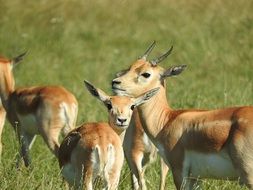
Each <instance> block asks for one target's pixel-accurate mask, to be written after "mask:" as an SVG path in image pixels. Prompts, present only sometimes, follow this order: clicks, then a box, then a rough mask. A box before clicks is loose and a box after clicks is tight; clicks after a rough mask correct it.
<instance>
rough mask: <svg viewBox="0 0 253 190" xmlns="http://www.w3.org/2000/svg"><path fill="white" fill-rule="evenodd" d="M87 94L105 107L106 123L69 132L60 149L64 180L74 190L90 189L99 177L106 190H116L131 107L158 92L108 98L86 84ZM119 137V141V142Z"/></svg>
mask: <svg viewBox="0 0 253 190" xmlns="http://www.w3.org/2000/svg"><path fill="white" fill-rule="evenodd" d="M85 86H86V88H87V89H88V91H89V92H90V93H91V95H93V96H94V97H96V98H97V99H99V100H100V101H101V102H103V103H104V105H105V106H106V107H107V109H108V112H109V121H108V123H105V122H99V123H85V124H82V125H81V126H80V127H78V128H76V129H74V130H72V131H71V132H70V133H69V134H68V135H67V136H66V137H65V139H64V140H63V142H62V144H61V146H60V149H59V165H60V168H61V169H62V170H61V171H62V175H63V177H64V179H65V180H66V181H67V182H68V183H69V185H70V186H73V187H74V188H75V189H77V188H80V187H81V186H82V183H83V185H84V186H85V187H86V189H87V190H91V189H93V181H94V179H95V178H96V177H97V176H101V177H102V178H103V179H104V181H105V189H116V188H117V186H118V183H119V178H120V172H121V168H122V166H123V161H124V153H123V148H122V141H121V138H122V136H124V133H125V130H126V129H127V127H128V125H129V123H130V119H131V116H132V112H133V109H134V107H136V106H138V105H140V104H143V103H144V102H146V101H148V99H150V98H151V97H152V96H153V95H154V94H155V93H156V92H157V91H158V90H159V89H152V90H150V91H148V92H146V93H145V94H144V95H141V96H139V97H138V98H129V97H124V96H121V97H120V96H109V95H107V94H106V93H105V92H103V91H102V90H100V89H98V88H96V87H94V86H93V85H92V84H91V83H89V82H88V81H85ZM120 137H121V138H120Z"/></svg>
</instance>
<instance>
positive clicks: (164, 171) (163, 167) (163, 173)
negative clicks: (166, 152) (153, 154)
mask: <svg viewBox="0 0 253 190" xmlns="http://www.w3.org/2000/svg"><path fill="white" fill-rule="evenodd" d="M160 164H161V176H160V178H161V179H160V187H159V189H160V190H164V189H165V184H166V176H167V173H168V171H169V167H168V166H167V164H165V162H164V161H163V159H162V158H160Z"/></svg>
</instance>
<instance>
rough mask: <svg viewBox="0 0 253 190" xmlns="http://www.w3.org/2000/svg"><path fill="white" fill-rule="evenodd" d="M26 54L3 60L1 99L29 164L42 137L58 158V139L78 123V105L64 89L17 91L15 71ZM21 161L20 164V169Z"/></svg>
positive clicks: (32, 88) (45, 87) (1, 60)
mask: <svg viewBox="0 0 253 190" xmlns="http://www.w3.org/2000/svg"><path fill="white" fill-rule="evenodd" d="M24 55H25V53H24V54H21V55H19V56H17V57H15V58H13V59H7V58H3V57H2V58H1V59H0V98H1V101H2V105H3V107H4V109H5V110H6V113H7V119H8V121H9V122H10V124H11V125H12V126H13V128H14V130H15V132H16V133H17V137H18V140H19V143H20V149H21V150H20V156H21V157H22V158H23V160H24V164H25V166H29V165H30V162H31V161H30V157H29V149H30V148H31V147H32V144H33V142H34V140H35V137H36V135H37V134H40V135H41V136H42V137H43V139H44V141H45V143H46V144H47V146H48V147H49V149H50V150H51V151H52V152H53V153H54V155H55V156H57V155H58V149H59V142H58V137H59V135H60V132H61V131H63V133H64V134H67V133H68V132H69V131H70V130H72V129H73V127H74V126H75V124H76V119H77V111H78V103H77V101H76V98H75V96H74V95H73V94H71V93H70V92H69V91H67V90H66V89H65V88H63V87H61V86H34V87H27V88H17V89H15V80H14V76H13V72H12V69H13V68H14V67H15V66H16V65H17V64H18V63H20V61H21V60H22V59H23V57H24ZM19 162H20V159H18V161H17V166H19Z"/></svg>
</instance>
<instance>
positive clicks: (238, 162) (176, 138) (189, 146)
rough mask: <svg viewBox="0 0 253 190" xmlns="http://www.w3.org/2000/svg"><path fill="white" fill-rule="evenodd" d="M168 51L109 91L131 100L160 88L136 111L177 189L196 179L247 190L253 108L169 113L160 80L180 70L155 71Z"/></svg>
mask: <svg viewBox="0 0 253 190" xmlns="http://www.w3.org/2000/svg"><path fill="white" fill-rule="evenodd" d="M153 46H154V44H153ZM170 52H171V49H170V50H169V51H168V52H166V53H165V54H164V55H162V56H160V57H158V58H157V59H153V60H151V61H148V60H147V59H146V58H147V57H146V56H144V57H142V58H140V59H138V60H137V61H136V62H134V63H133V64H132V65H131V67H130V68H129V69H128V70H126V71H125V72H124V74H123V75H121V76H119V77H118V78H115V79H114V80H113V83H112V88H113V90H114V91H115V92H116V93H120V94H125V95H128V96H133V97H135V96H138V95H140V94H142V93H143V92H145V91H147V90H149V89H153V88H157V87H159V88H160V90H159V92H158V93H157V94H156V95H155V96H154V97H153V98H152V99H151V100H150V101H149V102H147V103H146V104H145V105H141V106H139V107H138V112H139V116H140V120H141V122H142V124H143V128H144V131H145V132H146V133H147V135H148V136H149V138H150V139H151V141H152V142H153V143H154V144H155V146H156V147H157V149H158V150H159V154H160V155H161V156H162V157H163V159H164V161H165V162H166V163H167V165H168V166H169V167H170V169H171V171H172V174H173V178H174V183H175V185H176V188H177V189H178V190H179V189H181V188H185V189H192V188H193V185H194V184H195V183H196V180H197V178H214V179H229V180H238V179H239V180H240V183H242V184H245V185H247V186H248V187H249V188H251V189H253V173H252V171H253V107H252V106H243V107H231V108H224V109H217V110H197V109H186V110H173V109H172V108H171V107H170V106H169V104H168V101H167V99H166V89H165V79H166V78H167V77H172V76H176V75H178V74H180V73H181V72H182V71H183V70H184V69H185V68H186V66H185V65H179V66H172V67H170V68H169V69H164V68H162V67H160V66H159V65H158V63H160V62H161V61H163V60H164V59H165V58H166V57H167V56H168V55H169V54H170Z"/></svg>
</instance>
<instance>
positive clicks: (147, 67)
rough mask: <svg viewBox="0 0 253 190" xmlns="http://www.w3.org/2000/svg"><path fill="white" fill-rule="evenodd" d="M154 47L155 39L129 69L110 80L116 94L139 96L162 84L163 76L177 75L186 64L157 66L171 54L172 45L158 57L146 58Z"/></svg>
mask: <svg viewBox="0 0 253 190" xmlns="http://www.w3.org/2000/svg"><path fill="white" fill-rule="evenodd" d="M154 47H155V41H154V42H153V43H152V44H151V45H150V46H149V47H148V49H147V50H146V51H145V53H144V55H143V56H140V57H139V58H138V59H137V61H135V62H134V63H133V64H132V65H131V66H130V68H129V69H126V70H123V71H120V72H119V73H117V74H116V77H117V78H115V79H113V80H112V89H113V91H114V92H115V93H116V94H119V95H127V96H132V97H136V96H139V95H140V94H143V93H144V92H146V91H148V90H150V89H153V88H157V87H161V85H162V86H164V79H165V78H167V77H171V76H175V75H178V74H180V73H181V72H182V71H183V70H184V69H185V68H186V65H178V66H172V67H170V68H168V69H164V68H162V67H160V66H159V63H160V62H162V61H163V60H164V59H165V58H167V57H168V56H169V55H170V54H171V52H172V49H173V46H172V47H171V48H170V49H169V50H168V51H166V52H165V53H164V54H163V55H161V56H159V57H158V58H155V59H153V60H150V61H149V60H147V57H148V56H149V54H150V53H151V51H152V50H153V48H154Z"/></svg>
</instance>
